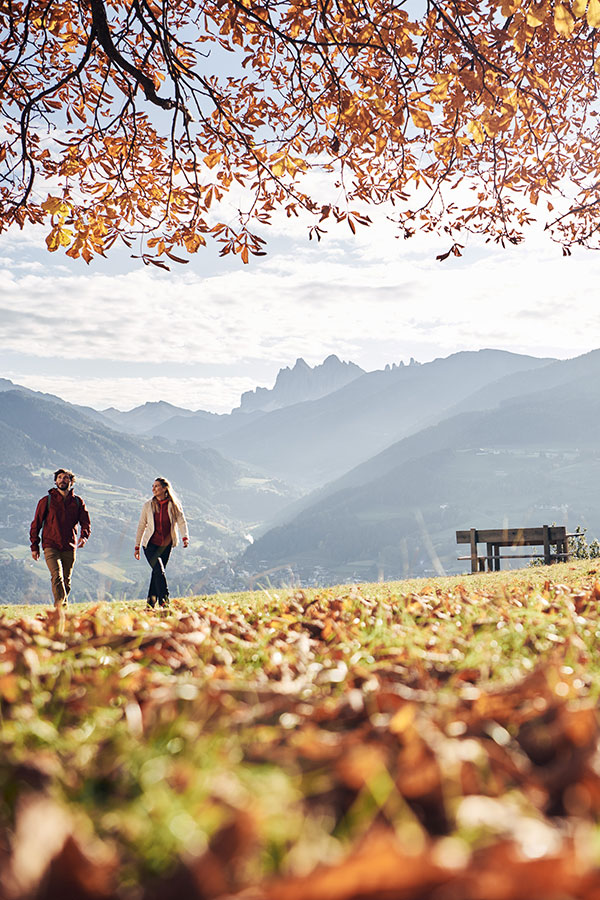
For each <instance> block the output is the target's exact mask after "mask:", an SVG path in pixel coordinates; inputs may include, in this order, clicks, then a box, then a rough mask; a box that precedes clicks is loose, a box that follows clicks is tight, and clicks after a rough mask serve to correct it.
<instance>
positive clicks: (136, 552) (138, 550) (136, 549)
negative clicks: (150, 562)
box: [133, 547, 140, 559]
mask: <svg viewBox="0 0 600 900" xmlns="http://www.w3.org/2000/svg"><path fill="white" fill-rule="evenodd" d="M133 555H134V556H135V558H136V559H139V558H140V548H139V547H135V549H134V551H133Z"/></svg>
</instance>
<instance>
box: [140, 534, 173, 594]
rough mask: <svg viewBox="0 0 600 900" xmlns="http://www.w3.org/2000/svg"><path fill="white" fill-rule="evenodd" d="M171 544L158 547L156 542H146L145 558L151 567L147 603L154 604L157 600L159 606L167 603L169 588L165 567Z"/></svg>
mask: <svg viewBox="0 0 600 900" xmlns="http://www.w3.org/2000/svg"><path fill="white" fill-rule="evenodd" d="M171 547H172V544H165V545H164V546H162V547H159V546H158V544H148V545H147V546H146V547H144V553H145V555H146V559H147V560H148V563H149V564H150V566H151V568H152V577H151V578H150V587H149V588H148V605H149V606H154V605H155V604H156V601H157V600H158V605H159V606H168V605H169V588H168V586H167V576H166V575H165V568H166V565H167V563H168V562H169V556H170V555H171Z"/></svg>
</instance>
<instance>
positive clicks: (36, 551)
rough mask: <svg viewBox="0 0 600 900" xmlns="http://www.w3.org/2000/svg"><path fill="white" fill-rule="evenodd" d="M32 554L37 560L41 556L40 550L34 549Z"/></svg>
mask: <svg viewBox="0 0 600 900" xmlns="http://www.w3.org/2000/svg"><path fill="white" fill-rule="evenodd" d="M31 556H32V558H33V559H35V560H36V561H37V560H38V559H39V558H40V551H39V550H32V551H31Z"/></svg>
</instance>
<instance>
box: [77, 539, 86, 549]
mask: <svg viewBox="0 0 600 900" xmlns="http://www.w3.org/2000/svg"><path fill="white" fill-rule="evenodd" d="M84 544H85V538H82V537H80V538H79V540H78V541H77V547H83V546H84Z"/></svg>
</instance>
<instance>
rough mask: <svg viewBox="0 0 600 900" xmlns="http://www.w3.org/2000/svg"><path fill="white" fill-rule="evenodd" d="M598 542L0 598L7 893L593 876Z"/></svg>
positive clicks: (153, 896) (181, 895)
mask: <svg viewBox="0 0 600 900" xmlns="http://www.w3.org/2000/svg"><path fill="white" fill-rule="evenodd" d="M599 601H600V566H599V568H598V569H597V568H596V565H595V561H594V560H582V561H578V562H573V563H566V564H560V565H556V566H552V567H549V568H545V567H534V568H527V569H523V570H519V571H512V572H500V573H493V574H489V575H474V576H471V575H465V576H462V577H452V578H431V579H418V580H414V581H404V582H394V583H381V584H361V585H350V586H348V585H347V586H339V587H334V588H326V589H318V590H296V589H289V590H271V591H258V592H253V593H242V594H231V595H216V596H210V597H193V598H186V599H181V600H174V601H173V602H172V605H171V607H170V609H168V610H164V611H163V610H146V609H145V608H144V606H143V603H142V602H141V601H135V602H132V603H129V604H120V603H102V604H96V605H91V604H87V605H75V606H72V607H71V608H70V609H69V610H67V611H66V613H62V612H60V613H59V612H56V611H54V610H53V609H52V608H50V607H46V608H44V607H39V606H36V607H24V606H21V607H20V606H12V607H2V608H0V646H1V648H2V653H1V655H0V715H1V729H0V744H1V752H0V804H1V806H0V808H1V815H0V895H2V896H4V897H6V898H7V900H52V898H59V897H61V898H69V900H102V898H104V900H109V898H110V900H121V898H122V900H129V898H131V900H171V898H176V897H177V898H178V900H213V898H214V900H217V898H222V900H225V898H229V900H230V898H232V897H236V898H239V900H261V898H264V900H275V898H277V900H296V898H298V900H300V898H302V900H311V898H314V900H329V898H331V900H366V898H373V900H376V898H377V900H395V898H398V900H410V898H414V900H417V898H430V897H431V898H436V900H452V898H456V900H459V898H460V900H465V898H467V900H468V898H472V900H476V898H480V900H484V898H490V900H492V898H493V900H510V898H514V900H518V898H521V897H525V896H526V897H528V898H535V897H539V898H540V900H541V898H544V900H552V898H556V900H559V898H560V900H568V898H582V900H592V898H597V897H599V896H600V828H599V826H598V821H599V815H600V749H599V748H600V744H599V736H600V730H599V725H600V721H599V717H598V711H597V700H598V695H599V694H600V656H599V654H598V652H597V646H598V641H599V638H600V613H599V605H598V604H599Z"/></svg>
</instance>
